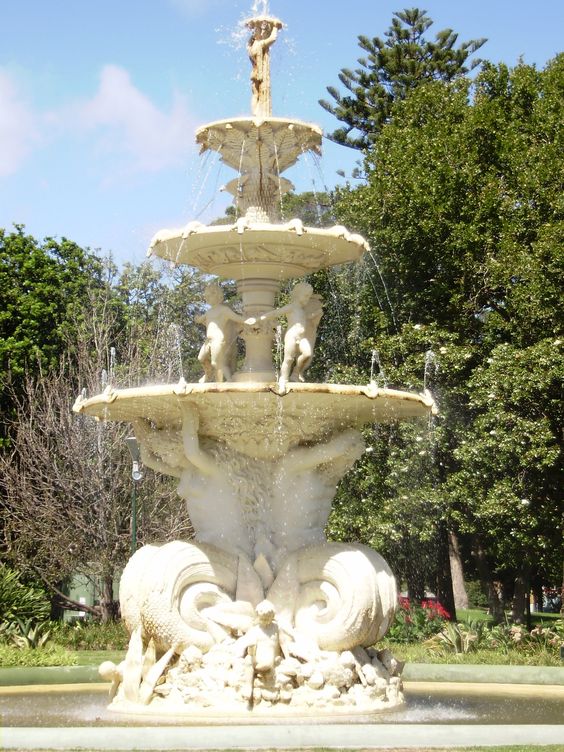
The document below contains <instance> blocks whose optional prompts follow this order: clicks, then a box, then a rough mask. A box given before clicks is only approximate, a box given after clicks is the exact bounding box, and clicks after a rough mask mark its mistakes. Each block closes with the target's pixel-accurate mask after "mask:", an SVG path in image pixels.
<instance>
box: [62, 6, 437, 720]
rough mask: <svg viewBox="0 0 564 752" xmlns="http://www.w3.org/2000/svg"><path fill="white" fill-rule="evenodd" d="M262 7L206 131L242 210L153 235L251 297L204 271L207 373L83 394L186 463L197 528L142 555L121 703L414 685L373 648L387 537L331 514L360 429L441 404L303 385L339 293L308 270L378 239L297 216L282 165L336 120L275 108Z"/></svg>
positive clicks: (369, 389)
mask: <svg viewBox="0 0 564 752" xmlns="http://www.w3.org/2000/svg"><path fill="white" fill-rule="evenodd" d="M246 25H247V27H248V29H249V31H250V38H249V42H248V46H247V49H248V52H249V57H250V59H251V63H252V72H251V87H252V115H251V116H250V117H248V118H233V119H228V120H220V121H217V122H214V123H211V124H209V125H206V126H204V127H202V128H200V129H199V130H198V131H197V134H196V139H197V142H198V143H199V144H200V145H201V148H202V151H205V150H207V149H212V150H214V151H217V152H219V154H220V155H221V158H222V160H223V161H224V162H225V163H226V164H227V165H229V166H230V167H232V168H234V169H236V170H237V171H238V172H239V174H238V176H237V177H236V178H234V179H233V180H232V181H231V182H230V183H229V184H228V185H227V190H229V191H230V192H231V193H232V194H233V195H234V197H235V203H236V208H237V213H238V215H239V218H238V219H237V220H236V221H235V222H234V223H233V224H232V225H221V226H206V225H204V224H201V223H199V222H191V223H189V224H188V225H187V226H186V227H184V228H181V229H175V230H162V231H161V232H159V233H157V234H156V236H155V237H154V238H153V240H152V242H151V246H150V250H149V252H150V254H153V255H156V256H159V257H161V258H164V259H168V260H170V261H172V262H174V263H175V264H189V265H191V266H194V267H197V268H198V269H200V270H201V271H203V272H205V273H206V274H210V275H215V276H217V277H222V278H227V279H232V280H235V281H236V283H237V288H238V292H239V294H240V296H241V300H242V310H241V311H235V310H234V309H233V308H231V307H230V306H229V305H227V303H226V302H225V301H224V299H223V292H222V288H221V287H220V286H219V284H218V283H217V281H212V282H210V283H209V284H208V285H207V287H206V291H205V297H206V303H207V304H208V306H209V307H208V309H207V310H206V312H205V313H204V314H203V315H202V316H200V317H198V319H197V321H198V323H200V324H202V325H203V326H204V327H205V330H206V335H205V340H204V342H203V344H202V347H201V350H200V353H199V356H198V357H199V360H200V363H201V365H202V369H203V375H202V378H201V379H200V381H199V382H198V383H186V382H185V381H184V380H181V381H180V382H179V383H177V384H165V385H157V386H147V387H142V388H137V389H114V388H113V387H112V386H109V387H108V388H107V389H106V390H105V391H104V392H103V393H102V394H100V395H97V396H95V397H91V398H88V399H87V398H85V397H82V396H81V397H79V398H78V399H77V401H76V403H75V407H74V409H75V410H76V411H77V412H79V413H83V414H87V415H92V416H95V417H97V418H99V419H101V420H122V421H130V422H131V423H132V424H133V427H134V430H135V435H136V437H137V439H138V441H139V443H140V445H141V457H142V459H143V462H144V463H145V464H146V465H147V466H149V467H152V468H153V469H155V470H157V471H159V472H163V473H166V474H168V475H171V476H173V477H175V478H177V479H178V493H179V495H180V496H181V497H182V499H183V500H184V501H185V504H186V509H187V513H188V515H189V517H190V520H191V523H192V526H193V528H194V531H195V539H194V540H193V541H187V542H183V541H172V542H169V543H166V544H163V545H160V546H144V547H143V548H141V549H140V550H139V551H137V552H136V553H135V554H134V555H133V557H132V558H131V559H130V561H129V563H128V565H127V566H126V568H125V571H124V574H123V577H122V580H121V586H120V602H121V609H122V616H123V618H124V620H125V623H126V626H127V628H128V630H129V632H130V634H131V640H130V645H129V649H128V653H127V656H126V659H125V661H124V662H123V663H122V664H120V665H119V666H115V665H113V664H104V665H103V666H102V667H101V672H102V674H103V675H104V676H105V677H106V678H110V679H111V680H112V697H113V701H112V705H111V707H112V709H115V710H119V711H121V712H135V713H138V712H149V713H152V714H163V715H171V714H172V715H175V716H178V717H183V716H185V715H190V714H197V715H199V716H201V715H202V713H206V712H208V711H209V712H210V713H212V714H213V713H214V712H219V711H223V710H224V709H229V712H230V713H231V714H235V715H236V714H238V713H242V714H243V715H244V714H246V713H257V714H258V715H261V714H264V713H267V714H268V713H271V712H276V713H290V714H296V712H311V711H312V710H315V709H319V708H327V709H328V712H330V713H331V714H335V713H346V714H351V713H354V712H361V713H363V714H365V713H367V712H368V713H369V712H372V711H374V710H378V709H383V708H390V707H394V706H396V705H398V704H401V702H402V699H403V696H402V693H401V680H400V678H399V669H400V667H399V666H398V663H397V661H395V660H394V659H393V657H392V656H391V655H390V654H389V651H379V650H378V649H377V648H373V645H374V643H376V642H377V640H379V639H380V638H381V637H382V636H383V635H384V634H385V632H386V630H387V628H388V627H389V625H390V623H391V621H392V619H393V616H394V612H395V608H396V601H397V590H396V583H395V579H394V577H393V574H392V572H391V571H390V569H389V567H388V565H387V564H386V562H385V561H384V560H383V559H382V557H381V556H380V555H379V554H377V553H376V552H375V551H372V550H371V549H369V548H368V547H366V546H362V545H359V544H341V543H329V542H327V540H326V537H325V532H324V530H325V525H326V523H327V519H328V517H329V514H330V511H331V504H332V500H333V497H334V495H335V492H336V487H337V484H338V482H339V480H340V479H341V478H342V477H343V475H344V474H345V473H346V472H347V471H348V470H349V469H350V468H351V467H352V466H353V465H354V463H355V462H356V460H358V459H359V457H360V456H361V455H362V453H363V451H364V442H363V438H362V434H361V433H360V430H359V429H360V428H362V426H364V425H367V424H370V423H375V422H378V423H383V422H389V421H392V420H401V419H407V418H414V417H418V416H425V415H428V414H429V413H430V412H433V411H434V410H435V405H434V402H433V400H432V398H431V396H430V395H429V394H412V393H408V392H401V391H397V390H392V389H380V388H378V387H377V386H376V385H375V384H369V385H367V386H355V385H337V384H316V383H305V379H306V372H307V369H308V367H309V365H310V363H311V361H312V359H313V356H314V347H315V341H316V335H317V329H318V326H319V323H320V320H321V318H322V314H323V301H322V300H321V298H320V297H319V296H318V295H317V294H316V293H315V292H314V290H313V288H312V287H311V285H310V284H309V283H307V282H304V281H302V280H300V278H302V277H304V276H306V275H308V274H310V273H312V272H315V271H317V270H319V269H323V268H327V267H330V266H333V265H336V264H343V263H346V262H351V261H356V260H358V259H359V258H360V257H361V256H362V254H363V253H364V251H365V250H366V249H367V248H368V245H367V243H366V241H365V240H364V239H363V238H362V237H361V236H359V235H354V234H351V233H349V232H348V231H347V229H346V228H344V227H341V226H336V227H332V228H328V229H320V228H314V227H304V226H303V224H302V222H301V221H300V220H299V219H292V220H290V221H289V222H284V221H282V220H281V217H280V205H281V199H282V196H283V194H284V192H286V191H288V190H289V189H290V188H291V187H292V186H291V183H290V182H289V181H288V180H286V179H285V178H283V177H281V173H282V171H283V170H285V169H287V168H288V167H290V166H291V165H293V164H294V163H295V162H296V161H297V159H298V158H299V156H300V155H301V154H303V153H304V152H307V151H313V152H315V153H317V154H318V153H320V148H321V131H320V130H319V128H318V127H317V126H315V125H311V124H307V123H302V122H300V121H297V120H293V119H284V118H278V117H276V118H275V117H272V112H271V104H270V103H271V92H270V59H269V55H270V48H271V46H272V44H273V43H274V41H275V40H276V37H277V35H278V32H279V31H280V29H281V28H282V23H281V22H280V21H279V20H278V19H276V18H272V17H270V16H257V17H255V18H252V19H249V20H248V21H247V22H246ZM291 279H297V280H298V281H297V282H296V284H295V285H294V286H293V288H292V290H291V292H290V295H289V300H288V302H287V303H286V304H285V305H282V306H280V307H279V308H276V307H275V303H276V296H277V294H278V292H279V287H280V283H281V282H282V281H283V280H291ZM281 320H282V321H284V320H285V321H286V328H285V331H284V338H283V339H284V342H283V350H284V354H283V361H282V364H281V367H280V373H279V374H276V372H275V369H274V365H273V363H274V361H273V341H274V333H275V330H276V327H277V326H278V323H279V321H281ZM239 338H242V339H243V340H244V342H245V357H244V362H243V363H242V364H241V365H239V364H238V361H237V352H238V348H237V341H238V339H239Z"/></svg>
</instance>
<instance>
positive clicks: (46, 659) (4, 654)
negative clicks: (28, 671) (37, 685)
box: [0, 644, 77, 668]
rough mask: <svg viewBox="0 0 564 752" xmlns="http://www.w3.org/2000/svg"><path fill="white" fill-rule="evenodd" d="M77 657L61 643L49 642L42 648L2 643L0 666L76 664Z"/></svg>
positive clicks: (0, 646) (0, 647)
mask: <svg viewBox="0 0 564 752" xmlns="http://www.w3.org/2000/svg"><path fill="white" fill-rule="evenodd" d="M76 663H77V660H76V657H75V656H74V655H72V654H71V653H69V652H68V650H65V649H64V648H63V647H61V646H60V645H53V644H49V645H47V646H46V647H42V648H21V647H16V646H15V645H0V666H1V667H2V668H12V667H15V666H28V667H38V666H75V665H76Z"/></svg>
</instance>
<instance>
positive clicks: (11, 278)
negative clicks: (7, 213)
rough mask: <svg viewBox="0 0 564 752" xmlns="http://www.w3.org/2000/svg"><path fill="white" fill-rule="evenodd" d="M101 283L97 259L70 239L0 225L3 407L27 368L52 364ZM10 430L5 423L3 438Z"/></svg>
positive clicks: (0, 386)
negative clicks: (87, 297)
mask: <svg viewBox="0 0 564 752" xmlns="http://www.w3.org/2000/svg"><path fill="white" fill-rule="evenodd" d="M100 284H101V264H100V261H99V259H97V258H96V257H95V256H93V255H92V254H90V253H89V252H88V251H84V250H83V249H82V248H80V247H79V246H77V245H76V244H75V243H73V242H72V241H70V240H67V239H66V238H62V239H61V240H60V241H57V240H54V239H52V238H47V239H46V240H45V241H43V243H39V242H38V241H37V240H35V238H33V237H31V236H30V235H25V234H24V228H23V227H22V226H16V228H15V231H13V232H11V233H7V232H6V231H5V230H3V229H1V228H0V410H1V412H2V414H3V416H4V418H7V417H9V415H10V413H11V411H12V408H13V405H12V403H11V402H10V398H9V396H8V393H9V392H10V393H12V394H16V395H17V394H19V385H23V382H24V378H25V374H26V373H28V374H29V373H38V372H39V370H40V369H43V370H48V369H49V368H50V367H52V366H54V365H55V364H56V363H57V361H58V359H59V357H60V356H61V354H62V351H63V349H64V347H65V335H66V334H68V333H69V331H74V330H75V329H76V324H77V323H78V322H80V320H81V308H82V301H83V300H84V298H85V295H86V293H87V291H88V290H92V289H94V288H97V287H99V286H100ZM6 440H7V435H6V431H5V423H3V424H2V429H1V434H0V443H5V442H6Z"/></svg>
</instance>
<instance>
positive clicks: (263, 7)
mask: <svg viewBox="0 0 564 752" xmlns="http://www.w3.org/2000/svg"><path fill="white" fill-rule="evenodd" d="M251 13H252V14H253V16H268V13H269V11H268V0H254V2H253V7H252V8H251Z"/></svg>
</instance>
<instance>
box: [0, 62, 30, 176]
mask: <svg viewBox="0 0 564 752" xmlns="http://www.w3.org/2000/svg"><path fill="white" fill-rule="evenodd" d="M36 138H37V132H36V128H35V118H34V115H33V112H32V110H31V108H30V107H29V106H28V105H27V103H26V102H24V100H23V99H22V97H21V95H20V94H19V92H18V91H17V87H16V85H15V83H14V81H13V80H12V78H11V76H10V75H9V74H8V73H6V72H5V71H2V70H1V69H0V177H2V176H6V175H12V174H13V173H14V172H17V170H18V169H19V167H20V166H21V165H22V163H23V162H24V160H25V159H26V157H27V156H28V154H29V153H30V151H31V149H32V146H33V143H34V141H35V140H36Z"/></svg>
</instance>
